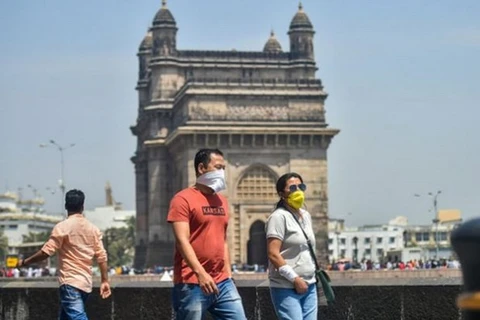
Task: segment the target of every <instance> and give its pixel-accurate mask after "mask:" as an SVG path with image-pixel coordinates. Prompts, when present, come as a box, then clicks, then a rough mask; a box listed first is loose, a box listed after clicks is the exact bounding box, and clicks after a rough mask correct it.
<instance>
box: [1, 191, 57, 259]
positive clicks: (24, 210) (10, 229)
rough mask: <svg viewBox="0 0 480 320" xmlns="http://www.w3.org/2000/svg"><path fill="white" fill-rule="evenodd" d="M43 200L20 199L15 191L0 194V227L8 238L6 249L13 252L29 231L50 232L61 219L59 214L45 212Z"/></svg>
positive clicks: (37, 198)
mask: <svg viewBox="0 0 480 320" xmlns="http://www.w3.org/2000/svg"><path fill="white" fill-rule="evenodd" d="M44 203H45V202H44V200H43V199H42V198H40V197H36V198H34V199H31V200H22V199H20V198H19V196H18V195H17V194H16V193H13V192H6V193H3V194H0V228H1V229H2V231H3V234H4V235H5V236H6V237H7V238H8V251H9V253H15V252H16V251H17V249H18V247H19V246H20V245H21V244H22V243H23V236H24V235H28V234H29V233H40V232H50V231H51V230H52V229H53V227H54V226H55V225H56V224H57V223H59V222H60V221H62V220H63V219H64V218H63V217H61V216H53V215H48V214H45V213H44V212H45V210H44V209H43V204H44Z"/></svg>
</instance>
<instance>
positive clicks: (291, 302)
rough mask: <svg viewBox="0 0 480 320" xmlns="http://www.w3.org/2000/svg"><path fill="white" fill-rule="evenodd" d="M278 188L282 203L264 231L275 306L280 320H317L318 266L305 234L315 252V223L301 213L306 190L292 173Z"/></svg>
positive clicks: (280, 179) (280, 202) (279, 180)
mask: <svg viewBox="0 0 480 320" xmlns="http://www.w3.org/2000/svg"><path fill="white" fill-rule="evenodd" d="M276 188H277V193H278V195H279V196H280V201H279V202H278V203H277V207H276V209H275V211H274V212H273V213H272V214H271V215H270V217H269V218H268V220H267V224H266V227H265V228H266V234H267V248H268V259H269V266H268V269H269V280H270V295H271V298H272V303H273V306H274V308H275V312H276V314H277V317H278V318H279V319H282V320H296V319H298V320H316V319H317V313H318V310H317V288H316V279H315V263H314V261H313V259H312V256H311V254H310V251H309V248H308V244H307V239H306V238H305V235H304V233H303V232H302V229H303V230H304V231H305V233H306V235H307V236H308V238H309V240H310V242H311V244H312V246H313V249H314V250H315V236H314V233H313V228H312V219H311V217H310V213H308V212H307V211H306V210H303V209H302V207H303V203H304V200H305V193H304V192H305V190H306V186H305V184H304V183H303V179H302V177H301V176H300V175H299V174H297V173H294V172H291V173H287V174H284V175H283V176H281V177H280V178H279V179H278V181H277V185H276ZM297 220H298V222H297ZM301 228H302V229H301Z"/></svg>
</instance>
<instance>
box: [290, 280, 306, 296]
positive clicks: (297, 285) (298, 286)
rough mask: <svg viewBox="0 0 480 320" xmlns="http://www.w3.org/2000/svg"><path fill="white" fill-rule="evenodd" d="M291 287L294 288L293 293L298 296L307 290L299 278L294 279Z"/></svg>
mask: <svg viewBox="0 0 480 320" xmlns="http://www.w3.org/2000/svg"><path fill="white" fill-rule="evenodd" d="M293 286H294V287H295V291H297V293H298V294H304V293H305V292H307V290H308V285H307V283H306V282H305V280H303V279H302V278H300V277H296V278H295V280H294V282H293Z"/></svg>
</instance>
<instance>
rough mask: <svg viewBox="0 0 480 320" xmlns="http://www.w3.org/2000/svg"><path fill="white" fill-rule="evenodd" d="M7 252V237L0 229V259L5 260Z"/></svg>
mask: <svg viewBox="0 0 480 320" xmlns="http://www.w3.org/2000/svg"><path fill="white" fill-rule="evenodd" d="M7 254H8V238H7V237H6V236H5V235H4V234H3V230H2V229H0V259H2V262H4V261H5V257H6V256H7Z"/></svg>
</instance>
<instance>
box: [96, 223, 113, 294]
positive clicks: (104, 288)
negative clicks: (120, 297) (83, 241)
mask: <svg viewBox="0 0 480 320" xmlns="http://www.w3.org/2000/svg"><path fill="white" fill-rule="evenodd" d="M95 258H96V259H97V263H98V268H99V269H100V277H101V284H100V296H101V297H102V298H103V299H106V298H108V297H109V296H110V294H111V291H110V284H109V283H108V263H107V261H108V257H107V252H106V251H105V248H104V247H103V242H102V234H101V233H100V231H99V230H98V231H97V234H96V237H95Z"/></svg>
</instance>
